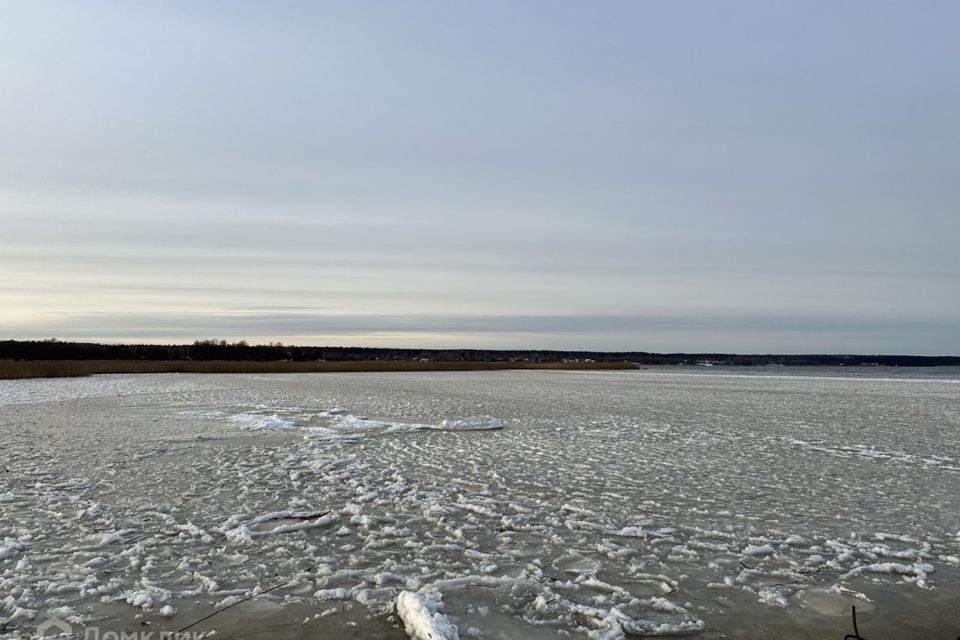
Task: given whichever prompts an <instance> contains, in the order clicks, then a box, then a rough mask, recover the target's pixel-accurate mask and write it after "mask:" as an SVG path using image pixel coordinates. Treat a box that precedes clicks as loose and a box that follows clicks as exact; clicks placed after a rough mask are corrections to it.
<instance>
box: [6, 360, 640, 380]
mask: <svg viewBox="0 0 960 640" xmlns="http://www.w3.org/2000/svg"><path fill="white" fill-rule="evenodd" d="M633 368H634V365H633V364H631V363H629V362H419V361H410V360H360V361H343V362H331V361H311V362H286V361H274V362H250V361H240V362H238V361H227V360H206V361H192V360H156V361H154V360H0V380H4V379H6V380H10V379H20V378H64V377H77V376H89V375H96V374H103V373H345V372H374V371H381V372H389V371H501V370H507V369H570V370H584V369H585V370H591V369H633Z"/></svg>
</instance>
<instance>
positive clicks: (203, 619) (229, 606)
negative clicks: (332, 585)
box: [177, 582, 297, 633]
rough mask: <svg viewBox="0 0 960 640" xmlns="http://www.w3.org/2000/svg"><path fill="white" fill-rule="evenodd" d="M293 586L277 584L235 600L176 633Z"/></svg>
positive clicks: (290, 583)
mask: <svg viewBox="0 0 960 640" xmlns="http://www.w3.org/2000/svg"><path fill="white" fill-rule="evenodd" d="M295 584H297V583H296V582H287V583H284V584H278V585H277V586H275V587H270V588H269V589H266V590H264V591H261V592H259V593H255V594H253V595H250V596H247V597H246V598H242V599H240V600H237V601H236V602H233V603H231V604H228V605H227V606H225V607H224V608H222V609H217V610H216V611H214V612H213V613H211V614H210V615H208V616H206V617H203V618H200V619H199V620H197V621H196V622H192V623H190V624H188V625H187V626H185V627H184V628H182V629H179V630H178V631H177V633H183V632H184V631H186V630H187V629H191V628H193V627H195V626H197V625H198V624H200V623H201V622H206V621H207V620H209V619H210V618H212V617H213V616H215V615H217V614H219V613H223V612H224V611H226V610H227V609H230V608H233V607H235V606H237V605H238V604H243V603H244V602H247V601H248V600H253V599H254V598H256V597H258V596H262V595H263V594H265V593H270V592H271V591H276V590H277V589H283V588H284V587H292V586H293V585H295Z"/></svg>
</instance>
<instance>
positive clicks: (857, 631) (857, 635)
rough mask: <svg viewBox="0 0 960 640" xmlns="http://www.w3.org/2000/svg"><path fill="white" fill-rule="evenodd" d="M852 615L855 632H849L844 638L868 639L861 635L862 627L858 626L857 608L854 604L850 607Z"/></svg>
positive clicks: (854, 639) (845, 639)
mask: <svg viewBox="0 0 960 640" xmlns="http://www.w3.org/2000/svg"><path fill="white" fill-rule="evenodd" d="M850 615H851V617H852V618H853V633H852V634H850V633H848V634H847V635H845V636H843V640H867V639H866V638H864V637H863V636H861V635H860V629H858V628H857V608H856V607H854V606H851V607H850Z"/></svg>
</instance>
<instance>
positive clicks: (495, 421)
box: [0, 367, 960, 638]
mask: <svg viewBox="0 0 960 640" xmlns="http://www.w3.org/2000/svg"><path fill="white" fill-rule="evenodd" d="M718 369H720V368H718V367H714V368H711V370H710V373H709V374H702V375H701V374H693V375H690V374H683V373H681V374H672V373H656V374H647V373H644V372H626V373H600V372H596V373H552V372H551V373H547V372H497V373H481V374H472V373H471V374H467V373H459V374H422V375H421V374H401V375H398V374H364V375H351V374H344V375H303V376H293V375H291V376H286V375H279V376H184V375H176V376H163V375H160V376H103V377H95V378H89V379H83V380H80V381H76V380H47V381H17V382H0V435H2V439H0V455H2V458H0V461H2V462H0V471H3V476H2V478H3V484H2V485H0V636H2V635H3V634H7V633H9V634H13V633H21V632H22V633H21V635H25V634H27V633H29V632H31V630H32V629H33V628H34V625H35V624H36V621H37V620H40V619H43V617H44V616H46V615H50V614H55V612H61V613H62V614H63V615H65V616H70V617H71V618H70V619H71V621H73V622H77V623H80V622H83V621H89V620H95V619H98V618H100V617H102V616H105V615H107V613H106V612H107V611H111V612H115V611H116V610H117V608H118V607H119V608H123V609H124V610H128V611H129V612H130V615H131V617H132V616H139V618H138V619H143V620H147V621H149V620H151V619H157V624H161V623H163V621H165V620H167V619H170V620H171V623H172V624H174V625H177V624H180V623H181V622H182V623H184V624H186V623H189V622H190V621H192V619H194V618H198V617H202V616H201V615H194V616H191V615H190V614H188V613H185V612H187V611H191V610H193V611H195V612H196V613H198V614H199V613H201V612H202V615H205V614H206V613H209V612H210V611H211V610H212V609H213V608H214V607H217V606H226V605H227V604H230V603H234V602H238V601H239V600H240V599H242V598H244V597H246V596H248V595H252V594H255V593H259V592H262V591H264V590H266V589H268V588H270V587H272V586H276V585H278V584H282V585H288V586H285V587H284V589H282V590H279V591H274V592H271V593H268V594H264V595H262V596H260V597H259V598H258V599H257V601H258V602H259V601H263V602H268V603H272V605H274V606H276V607H278V608H284V607H286V608H289V607H314V608H315V609H316V615H317V616H321V615H326V614H324V613H323V612H325V611H330V610H331V609H330V606H331V605H330V604H329V603H332V604H333V605H334V609H333V611H340V610H341V609H342V608H343V607H348V606H355V607H357V608H359V609H361V610H363V611H367V612H369V615H371V616H373V619H374V620H380V621H384V622H382V623H383V624H387V623H386V622H385V621H386V620H389V619H390V616H396V617H395V618H394V620H395V621H397V624H398V625H400V626H402V627H403V628H404V629H406V630H407V632H409V634H410V635H411V636H412V637H435V638H449V637H457V635H451V634H458V635H459V637H463V638H468V637H469V638H472V637H483V638H495V637H500V636H504V637H523V638H541V637H543V638H546V637H551V638H553V637H557V636H558V635H559V636H565V635H567V634H569V635H572V636H575V637H589V638H621V637H625V636H629V635H636V634H640V635H658V634H661V635H662V634H675V635H679V634H707V635H709V634H711V633H717V634H720V633H727V632H731V631H735V630H736V629H737V625H738V624H740V623H742V620H744V619H745V618H749V615H747V616H745V615H744V612H750V611H754V610H756V611H791V612H795V613H796V615H798V616H802V615H804V612H805V611H806V609H805V608H804V607H805V606H806V605H805V603H806V602H814V601H815V600H816V598H820V599H821V600H823V599H829V598H851V599H853V600H855V601H856V602H860V603H866V602H867V601H868V600H870V601H873V602H876V601H877V600H878V598H879V599H882V596H883V594H885V593H894V592H897V593H901V592H902V593H909V594H917V595H915V596H914V597H917V598H927V597H933V596H934V595H936V594H944V595H945V596H949V595H951V594H954V595H955V594H960V588H958V583H957V576H958V573H960V572H958V570H957V565H958V564H960V560H958V558H960V468H958V467H960V465H958V462H957V461H958V460H960V398H958V386H957V384H956V381H954V380H942V379H922V378H908V379H871V378H857V377H851V376H843V377H833V376H823V375H818V376H814V377H810V376H807V377H804V376H796V377H794V376H773V375H765V376H756V375H724V374H723V373H722V372H717V370H718ZM24 382H27V383H29V384H25V383H24ZM471 416H477V417H471ZM494 416H496V417H494ZM831 602H832V601H831ZM731 603H733V604H731ZM198 606H199V607H200V610H197V609H196V607H198ZM243 606H247V605H246V604H245V605H243ZM818 606H819V605H818ZM824 606H826V605H824ZM830 606H831V607H833V604H830ZM821 608H823V607H821ZM835 608H836V609H837V610H841V611H842V610H843V608H842V607H835ZM238 609H239V607H238ZM877 613H879V612H877ZM754 615H756V616H757V618H756V619H757V620H760V621H765V619H764V617H763V615H762V614H754ZM417 634H420V635H419V636H418V635H417ZM424 634H434V635H433V636H430V635H424ZM840 635H841V636H842V633H841V634H840Z"/></svg>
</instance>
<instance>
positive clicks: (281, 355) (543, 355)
mask: <svg viewBox="0 0 960 640" xmlns="http://www.w3.org/2000/svg"><path fill="white" fill-rule="evenodd" d="M0 360H60V361H63V360H142V361H185V360H190V361H212V360H219V361H234V362H236V361H247V362H273V361H281V360H285V361H291V362H310V361H318V360H324V361H329V362H351V361H407V362H409V361H421V362H591V361H592V362H633V363H636V364H640V365H677V364H691V365H693V364H716V365H745V366H763V365H790V366H817V365H828V366H870V365H876V366H900V367H933V366H960V357H956V356H902V355H900V356H898V355H832V354H821V355H818V354H812V355H775V354H769V355H737V354H726V353H648V352H644V351H622V352H602V351H544V350H534V351H524V350H488V349H384V348H375V347H298V346H288V345H282V344H280V343H272V344H266V345H250V344H247V343H246V342H244V341H241V342H232V343H231V342H227V341H226V340H198V341H196V342H194V343H193V344H187V345H159V344H96V343H91V342H65V341H60V340H56V339H50V340H40V341H37V340H5V341H0Z"/></svg>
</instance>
